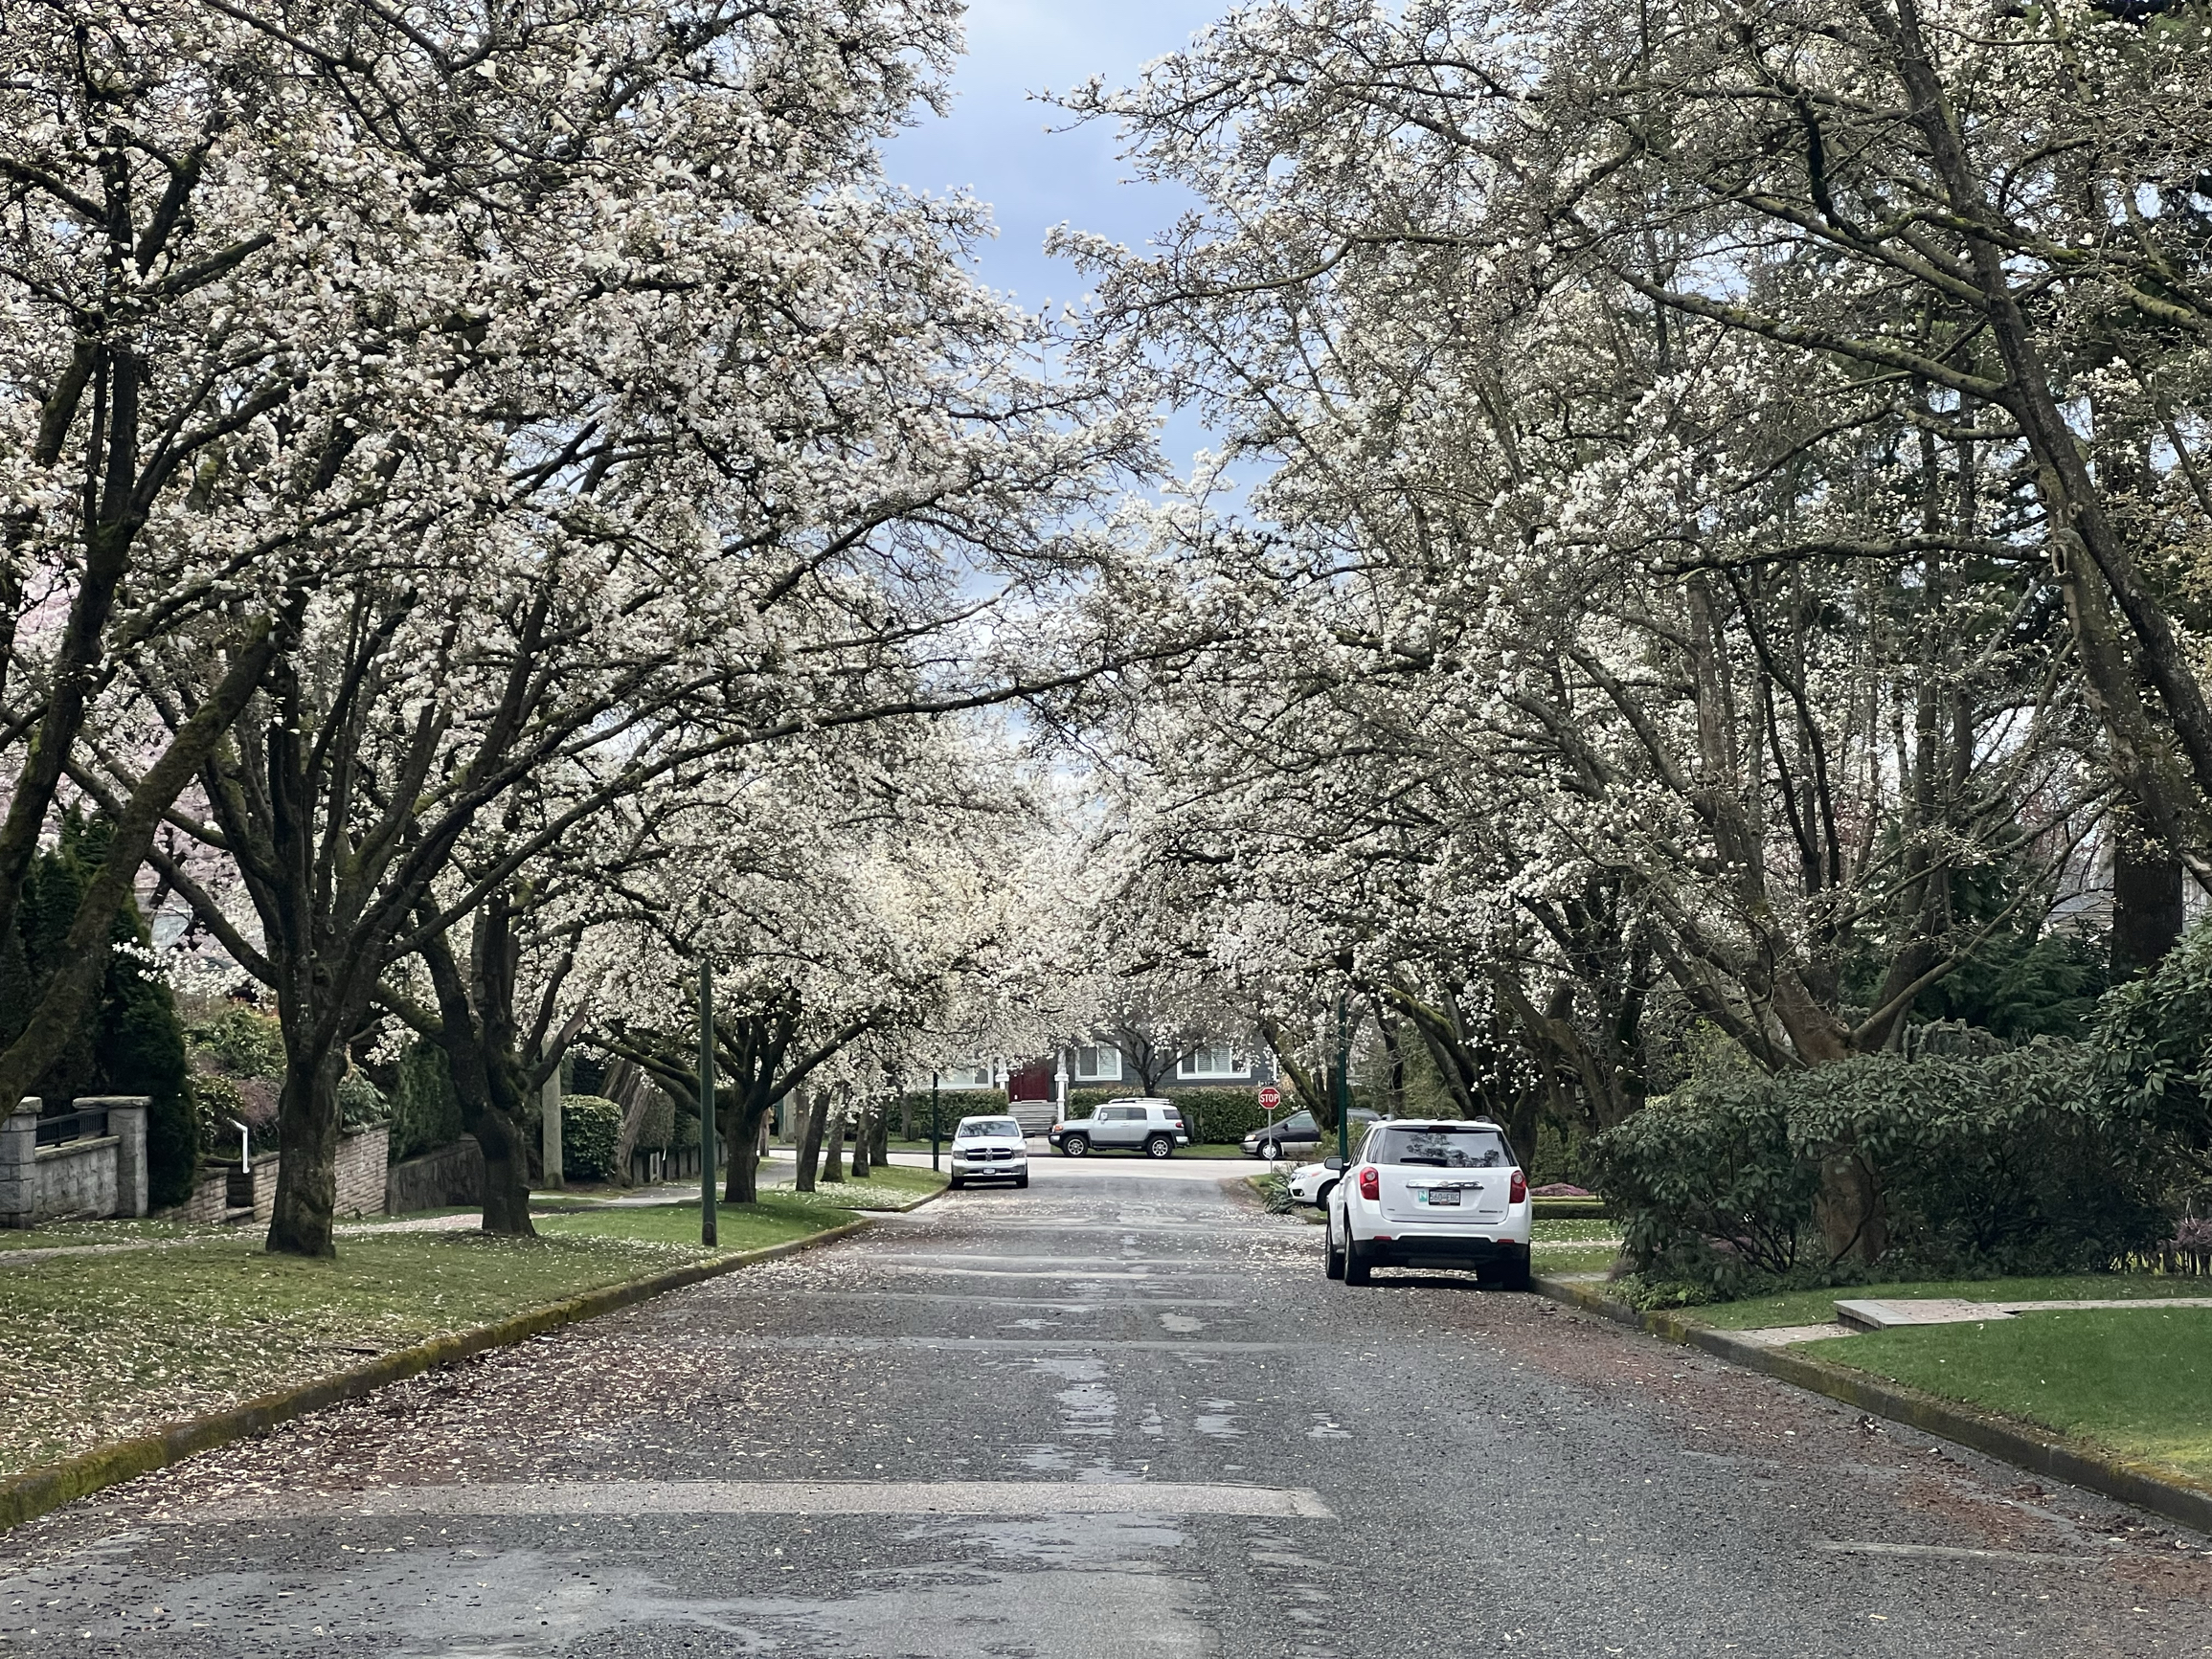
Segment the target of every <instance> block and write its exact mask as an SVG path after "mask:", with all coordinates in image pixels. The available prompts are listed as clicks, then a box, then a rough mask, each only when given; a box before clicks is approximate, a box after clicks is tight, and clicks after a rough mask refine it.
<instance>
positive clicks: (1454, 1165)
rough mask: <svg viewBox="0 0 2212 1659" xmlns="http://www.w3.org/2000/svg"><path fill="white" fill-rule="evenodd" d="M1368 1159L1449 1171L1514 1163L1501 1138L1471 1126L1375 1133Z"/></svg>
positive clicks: (1442, 1125) (1443, 1125)
mask: <svg viewBox="0 0 2212 1659" xmlns="http://www.w3.org/2000/svg"><path fill="white" fill-rule="evenodd" d="M1367 1157H1368V1161H1369V1162H1371V1163H1379V1164H1430V1165H1433V1166H1434V1167H1436V1168H1438V1169H1448V1170H1494V1169H1503V1168H1506V1167H1508V1166H1510V1165H1511V1164H1512V1162H1513V1155H1512V1154H1511V1153H1509V1152H1507V1151H1506V1150H1505V1137H1504V1136H1503V1135H1501V1134H1500V1133H1499V1132H1497V1131H1496V1130H1494V1129H1482V1128H1478V1126H1476V1125H1474V1124H1471V1123H1470V1124H1456V1123H1434V1124H1425V1125H1423V1126H1422V1127H1421V1128H1418V1129H1411V1128H1403V1129H1398V1128H1393V1129H1381V1130H1377V1131H1376V1132H1375V1142H1374V1145H1373V1147H1372V1148H1370V1149H1369V1151H1368V1154H1367Z"/></svg>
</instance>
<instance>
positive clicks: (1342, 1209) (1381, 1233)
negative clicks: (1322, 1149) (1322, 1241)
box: [1327, 1118, 1534, 1290]
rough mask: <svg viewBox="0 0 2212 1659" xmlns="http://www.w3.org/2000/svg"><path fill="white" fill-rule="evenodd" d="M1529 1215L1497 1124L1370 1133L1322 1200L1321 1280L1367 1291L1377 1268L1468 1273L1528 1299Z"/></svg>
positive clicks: (1421, 1121) (1405, 1123) (1404, 1126)
mask: <svg viewBox="0 0 2212 1659" xmlns="http://www.w3.org/2000/svg"><path fill="white" fill-rule="evenodd" d="M1533 1212H1534V1205H1532V1204H1531V1203H1530V1202H1529V1199H1528V1177H1527V1176H1526V1175H1525V1174H1524V1173H1523V1171H1522V1168H1521V1165H1520V1163H1519V1162H1518V1161H1517V1160H1516V1159H1515V1157H1514V1155H1513V1149H1512V1148H1511V1147H1509V1146H1507V1145H1506V1144H1505V1132H1504V1131H1502V1130H1501V1129H1500V1128H1499V1127H1498V1126H1497V1125H1496V1124H1494V1123H1486V1122H1484V1121H1482V1120H1481V1119H1479V1118H1476V1119H1469V1120H1443V1121H1437V1120H1432V1119H1425V1118H1393V1119H1390V1120H1388V1121H1387V1122H1383V1123H1378V1124H1376V1125H1375V1126H1374V1127H1373V1128H1372V1129H1370V1130H1368V1131H1367V1133H1366V1139H1364V1140H1363V1141H1361V1143H1360V1148H1359V1152H1358V1155H1356V1156H1355V1157H1354V1158H1353V1159H1352V1162H1351V1165H1350V1167H1349V1168H1347V1169H1346V1170H1345V1171H1344V1172H1343V1176H1342V1177H1341V1178H1340V1179H1339V1180H1338V1182H1337V1184H1336V1186H1335V1187H1334V1188H1333V1189H1332V1190H1331V1192H1330V1193H1329V1225H1328V1246H1327V1250H1328V1262H1327V1267H1328V1275H1329V1277H1330V1278H1332V1279H1342V1280H1343V1281H1344V1283H1346V1284H1347V1285H1365V1284H1366V1283H1367V1280H1368V1275H1369V1274H1370V1273H1371V1272H1372V1271H1373V1270H1374V1269H1375V1268H1377V1267H1472V1268H1474V1269H1475V1270H1476V1272H1477V1273H1478V1274H1479V1275H1480V1276H1481V1279H1482V1282H1483V1283H1484V1284H1486V1285H1498V1286H1501V1287H1503V1288H1504V1289H1508V1290H1525V1289H1528V1239H1529V1233H1530V1230H1531V1225H1532V1222H1531V1217H1532V1215H1533Z"/></svg>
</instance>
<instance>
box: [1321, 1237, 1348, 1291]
mask: <svg viewBox="0 0 2212 1659" xmlns="http://www.w3.org/2000/svg"><path fill="white" fill-rule="evenodd" d="M1322 1231H1323V1232H1325V1233H1326V1234H1327V1235H1328V1256H1327V1258H1326V1259H1325V1260H1324V1261H1323V1262H1322V1264H1321V1270H1322V1271H1323V1272H1325V1273H1327V1274H1328V1276H1329V1277H1330V1278H1332V1279H1341V1278H1343V1276H1344V1253H1343V1251H1342V1250H1340V1249H1338V1248H1337V1230H1336V1228H1335V1227H1333V1226H1332V1227H1324V1228H1323V1229H1322Z"/></svg>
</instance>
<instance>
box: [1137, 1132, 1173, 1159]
mask: <svg viewBox="0 0 2212 1659" xmlns="http://www.w3.org/2000/svg"><path fill="white" fill-rule="evenodd" d="M1174 1152H1175V1137H1174V1136H1173V1135H1171V1134H1156V1135H1154V1136H1153V1137H1152V1138H1151V1139H1150V1140H1148V1141H1146V1142H1145V1143H1144V1155H1145V1156H1146V1157H1168V1156H1171V1155H1173V1154H1174Z"/></svg>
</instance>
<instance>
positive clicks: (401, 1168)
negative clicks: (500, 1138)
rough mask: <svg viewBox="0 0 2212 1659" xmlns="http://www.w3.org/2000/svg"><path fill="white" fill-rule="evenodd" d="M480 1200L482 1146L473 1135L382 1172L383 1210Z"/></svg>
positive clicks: (400, 1211) (450, 1205) (453, 1205)
mask: <svg viewBox="0 0 2212 1659" xmlns="http://www.w3.org/2000/svg"><path fill="white" fill-rule="evenodd" d="M482 1202H484V1149H483V1148H482V1147H480V1146H478V1145H477V1144H476V1139H475V1137H474V1136H473V1135H465V1134H464V1135H463V1136H462V1137H461V1138H460V1139H459V1140H457V1141H455V1142H454V1143H453V1144H452V1145H451V1146H441V1147H440V1148H439V1149H438V1150H437V1151H436V1152H426V1153H424V1154H423V1155H421V1156H420V1157H411V1158H406V1159H403V1160H402V1161H400V1162H398V1163H395V1164H394V1165H393V1166H392V1167H391V1169H389V1170H387V1171H386V1172H384V1210H385V1213H386V1214H387V1215H394V1216H397V1215H404V1214H405V1213H406V1212H407V1211H409V1210H450V1209H454V1208H456V1207H458V1206H460V1205H462V1204H481V1203H482Z"/></svg>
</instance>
